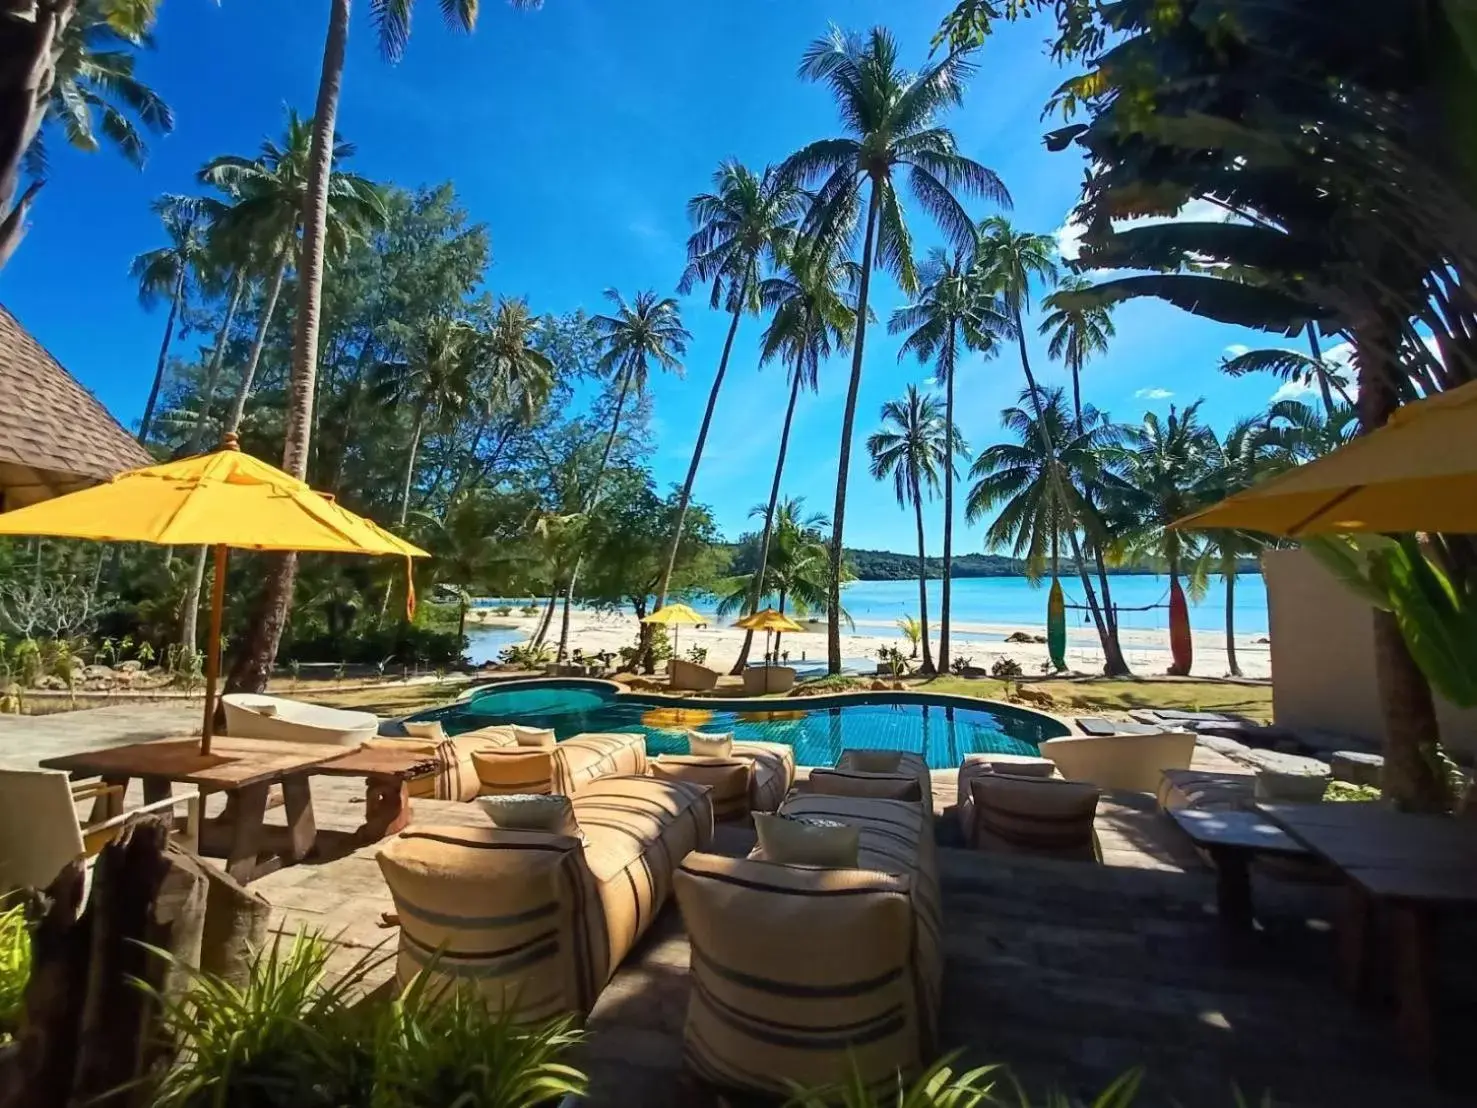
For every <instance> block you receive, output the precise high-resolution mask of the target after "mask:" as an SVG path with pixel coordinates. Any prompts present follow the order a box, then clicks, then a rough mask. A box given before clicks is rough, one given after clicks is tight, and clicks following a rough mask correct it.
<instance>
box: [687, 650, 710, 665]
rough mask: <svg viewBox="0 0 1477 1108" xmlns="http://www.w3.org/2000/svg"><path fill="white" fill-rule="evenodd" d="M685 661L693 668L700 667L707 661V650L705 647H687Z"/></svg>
mask: <svg viewBox="0 0 1477 1108" xmlns="http://www.w3.org/2000/svg"><path fill="white" fill-rule="evenodd" d="M687 660H688V661H689V662H691V663H692V664H693V665H695V666H700V665H702V664H704V663H705V662H706V661H707V660H708V648H707V647H706V646H689V647H688V648H687Z"/></svg>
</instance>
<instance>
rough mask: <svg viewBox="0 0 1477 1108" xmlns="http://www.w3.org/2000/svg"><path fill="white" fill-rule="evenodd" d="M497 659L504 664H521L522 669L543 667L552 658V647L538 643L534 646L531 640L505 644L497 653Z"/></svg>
mask: <svg viewBox="0 0 1477 1108" xmlns="http://www.w3.org/2000/svg"><path fill="white" fill-rule="evenodd" d="M497 660H498V661H499V662H501V663H502V664H503V665H505V666H521V667H522V668H524V669H543V668H544V666H546V665H548V664H549V663H550V662H552V661H553V660H554V648H553V647H551V646H549V645H547V644H545V643H540V644H539V645H537V646H535V645H534V644H533V643H532V642H518V643H513V644H512V645H511V646H505V647H503V648H502V650H501V651H500V652H499V653H498V656H497Z"/></svg>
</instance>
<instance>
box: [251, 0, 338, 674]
mask: <svg viewBox="0 0 1477 1108" xmlns="http://www.w3.org/2000/svg"><path fill="white" fill-rule="evenodd" d="M348 42H349V0H331V6H330V9H329V20H328V37H327V40H326V41H325V43H324V47H323V71H322V75H321V76H320V78H319V82H318V103H317V106H316V108H315V109H314V113H313V145H312V149H311V152H310V154H309V158H308V180H307V187H306V189H305V190H304V192H303V212H302V227H303V239H302V251H301V253H300V255H299V260H298V303H297V320H296V334H295V336H294V340H293V349H292V379H291V382H290V385H289V389H288V394H289V397H290V401H289V407H288V415H287V441H286V445H285V446H284V448H283V451H282V468H283V469H285V470H286V471H287V472H288V473H290V474H292V476H294V477H297V478H305V477H306V476H307V471H308V447H309V445H310V443H309V432H310V429H311V428H312V426H313V395H314V392H315V388H314V385H315V381H316V378H317V372H318V325H319V311H320V308H321V307H322V299H323V252H324V237H325V233H326V230H327V224H328V184H329V179H330V175H331V174H332V172H333V134H334V126H335V124H336V122H337V119H338V102H339V92H340V89H341V88H342V85H343V77H344V52H345V49H346V47H347V46H348ZM296 579H297V555H296V554H291V553H289V554H283V555H281V556H280V557H278V558H277V559H275V564H272V565H271V566H270V568H269V569H268V572H267V578H266V583H265V586H264V588H263V590H262V598H261V604H260V607H259V608H258V615H259V618H257V619H254V620H253V621H252V630H251V634H250V637H249V638H248V640H247V645H246V649H245V650H243V651H242V655H241V661H240V662H239V664H238V665H237V667H236V669H235V671H234V672H233V673H232V675H231V680H230V682H229V683H228V687H230V688H232V689H234V690H237V691H244V692H262V691H263V690H264V689H265V688H266V687H267V679H268V677H269V676H270V675H271V672H272V664H273V662H275V661H276V659H277V646H278V644H279V643H280V642H281V641H282V629H283V627H284V626H285V625H286V623H287V613H288V610H289V609H290V608H291V607H292V586H293V583H294V581H295V580H296Z"/></svg>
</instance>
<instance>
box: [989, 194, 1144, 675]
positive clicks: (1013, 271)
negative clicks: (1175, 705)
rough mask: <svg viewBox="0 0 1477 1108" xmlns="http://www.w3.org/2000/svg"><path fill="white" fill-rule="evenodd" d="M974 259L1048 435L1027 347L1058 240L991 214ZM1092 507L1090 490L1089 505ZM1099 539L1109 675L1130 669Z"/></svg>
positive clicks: (1075, 547) (1052, 272) (1074, 541)
mask: <svg viewBox="0 0 1477 1108" xmlns="http://www.w3.org/2000/svg"><path fill="white" fill-rule="evenodd" d="M976 258H977V260H978V264H979V266H980V269H981V273H982V276H983V279H984V280H985V281H986V282H987V283H988V284H989V286H990V287H991V288H992V289H994V290H996V291H997V292H999V293H1000V295H1001V296H1002V297H1003V298H1004V300H1005V304H1006V308H1007V310H1008V313H1009V316H1010V320H1011V323H1012V324H1014V327H1015V336H1016V342H1017V343H1018V344H1019V349H1020V355H1021V372H1022V373H1023V374H1024V375H1025V378H1026V389H1025V393H1024V394H1023V395H1024V396H1026V397H1027V398H1028V399H1029V401H1030V403H1031V404H1032V405H1033V406H1035V408H1036V412H1035V415H1036V419H1035V429H1036V431H1037V433H1038V434H1041V435H1044V436H1049V435H1050V433H1051V421H1050V420H1048V419H1047V418H1046V413H1045V411H1044V409H1043V408H1042V406H1041V405H1042V402H1043V400H1044V398H1045V395H1046V394H1045V392H1044V391H1043V390H1042V389H1041V388H1040V386H1039V385H1038V383H1037V381H1036V376H1035V374H1034V373H1033V372H1032V371H1031V358H1030V355H1029V353H1028V352H1027V350H1026V331H1025V313H1026V312H1027V311H1029V310H1030V307H1031V285H1032V283H1033V282H1034V283H1039V284H1044V285H1048V286H1051V285H1055V284H1057V282H1058V280H1059V278H1060V270H1059V268H1058V266H1057V248H1056V241H1055V240H1054V239H1053V238H1052V237H1051V236H1050V235H1041V234H1036V233H1033V232H1030V231H1017V230H1016V229H1015V228H1014V227H1012V226H1011V224H1010V221H1009V220H1006V219H1004V218H1001V217H999V216H992V217H990V218H989V219H986V220H984V221H982V222H981V223H980V226H979V249H978V253H977V255H976ZM1055 445H1056V444H1055V440H1053V439H1051V438H1050V437H1047V438H1046V439H1045V440H1044V441H1043V443H1042V446H1043V449H1044V450H1045V451H1046V453H1047V454H1050V453H1052V452H1053V450H1054V449H1055ZM1049 472H1051V474H1052V475H1053V480H1056V479H1059V476H1058V475H1059V473H1060V471H1058V470H1051V471H1049ZM1069 496H1070V493H1069V491H1068V490H1066V489H1063V490H1061V498H1062V499H1063V500H1065V499H1067V498H1069ZM1090 505H1091V498H1090V494H1089V508H1090ZM1093 515H1094V513H1093V512H1091V511H1090V510H1089V511H1088V512H1087V513H1086V515H1085V517H1084V519H1085V520H1091V519H1092V518H1093ZM1101 538H1102V536H1097V537H1095V536H1094V535H1093V534H1092V533H1091V529H1089V531H1088V533H1087V540H1088V543H1089V545H1090V546H1091V549H1092V553H1093V557H1094V559H1095V560H1096V562H1097V571H1098V572H1097V577H1098V585H1099V586H1100V587H1101V589H1102V604H1101V606H1099V604H1098V596H1097V592H1096V591H1095V590H1094V589H1093V587H1092V580H1091V578H1084V581H1083V588H1084V590H1085V592H1086V595H1087V606H1088V609H1089V610H1090V611H1091V613H1092V619H1093V623H1094V625H1095V626H1096V627H1097V632H1098V638H1099V640H1100V641H1101V642H1102V646H1103V655H1104V657H1105V658H1106V660H1107V665H1106V671H1107V673H1108V674H1109V675H1110V676H1111V675H1118V674H1124V673H1127V672H1128V663H1127V662H1126V661H1125V659H1124V657H1123V649H1122V647H1121V645H1120V644H1119V642H1118V617H1117V615H1116V613H1115V611H1114V609H1113V594H1112V589H1111V586H1110V585H1109V583H1108V568H1107V562H1106V559H1105V558H1104V556H1103V552H1102V542H1101ZM1069 539H1070V542H1071V546H1072V556H1073V558H1074V559H1076V560H1077V561H1078V562H1079V563H1080V562H1081V561H1082V557H1083V554H1082V543H1081V541H1080V540H1079V539H1078V537H1077V532H1076V530H1075V529H1073V530H1072V531H1071V532H1070V534H1069Z"/></svg>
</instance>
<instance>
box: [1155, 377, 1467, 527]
mask: <svg viewBox="0 0 1477 1108" xmlns="http://www.w3.org/2000/svg"><path fill="white" fill-rule="evenodd" d="M1174 526H1175V527H1179V528H1184V529H1186V530H1196V531H1198V530H1207V529H1215V528H1223V527H1224V528H1237V529H1239V530H1245V531H1263V532H1265V533H1267V534H1269V535H1288V536H1297V535H1320V534H1329V533H1332V532H1339V531H1371V532H1415V531H1445V532H1448V533H1455V534H1472V533H1477V383H1473V384H1468V385H1463V386H1461V387H1460V388H1457V389H1452V390H1451V391H1450V392H1444V393H1441V394H1439V395H1437V396H1433V397H1430V398H1429V399H1426V400H1420V401H1417V402H1416V403H1414V404H1407V405H1406V406H1405V407H1403V408H1401V409H1400V410H1399V411H1397V412H1396V413H1395V414H1394V416H1392V417H1391V419H1390V422H1389V423H1388V424H1386V425H1385V426H1384V427H1381V428H1380V429H1379V430H1377V431H1373V432H1371V433H1370V434H1368V435H1361V436H1360V437H1359V438H1357V439H1355V440H1354V441H1352V442H1350V443H1348V444H1347V445H1345V446H1341V447H1339V449H1337V450H1335V451H1333V452H1332V453H1330V454H1327V455H1325V456H1324V457H1322V458H1319V459H1318V460H1317V461H1315V462H1309V463H1307V464H1306V465H1301V466H1298V467H1296V468H1295V469H1291V470H1288V471H1287V472H1286V473H1281V474H1278V475H1277V476H1276V477H1272V478H1269V479H1268V480H1266V481H1263V482H1262V483H1261V484H1259V485H1257V486H1255V487H1253V488H1250V489H1247V490H1246V491H1245V492H1240V493H1237V494H1236V495H1235V496H1231V497H1228V498H1227V499H1225V500H1223V501H1221V502H1220V503H1219V504H1216V505H1214V506H1213V507H1210V508H1206V509H1205V510H1204V511H1201V512H1196V513H1195V514H1194V515H1191V516H1186V517H1185V518H1184V519H1181V520H1178V521H1176V522H1175V524H1174Z"/></svg>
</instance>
